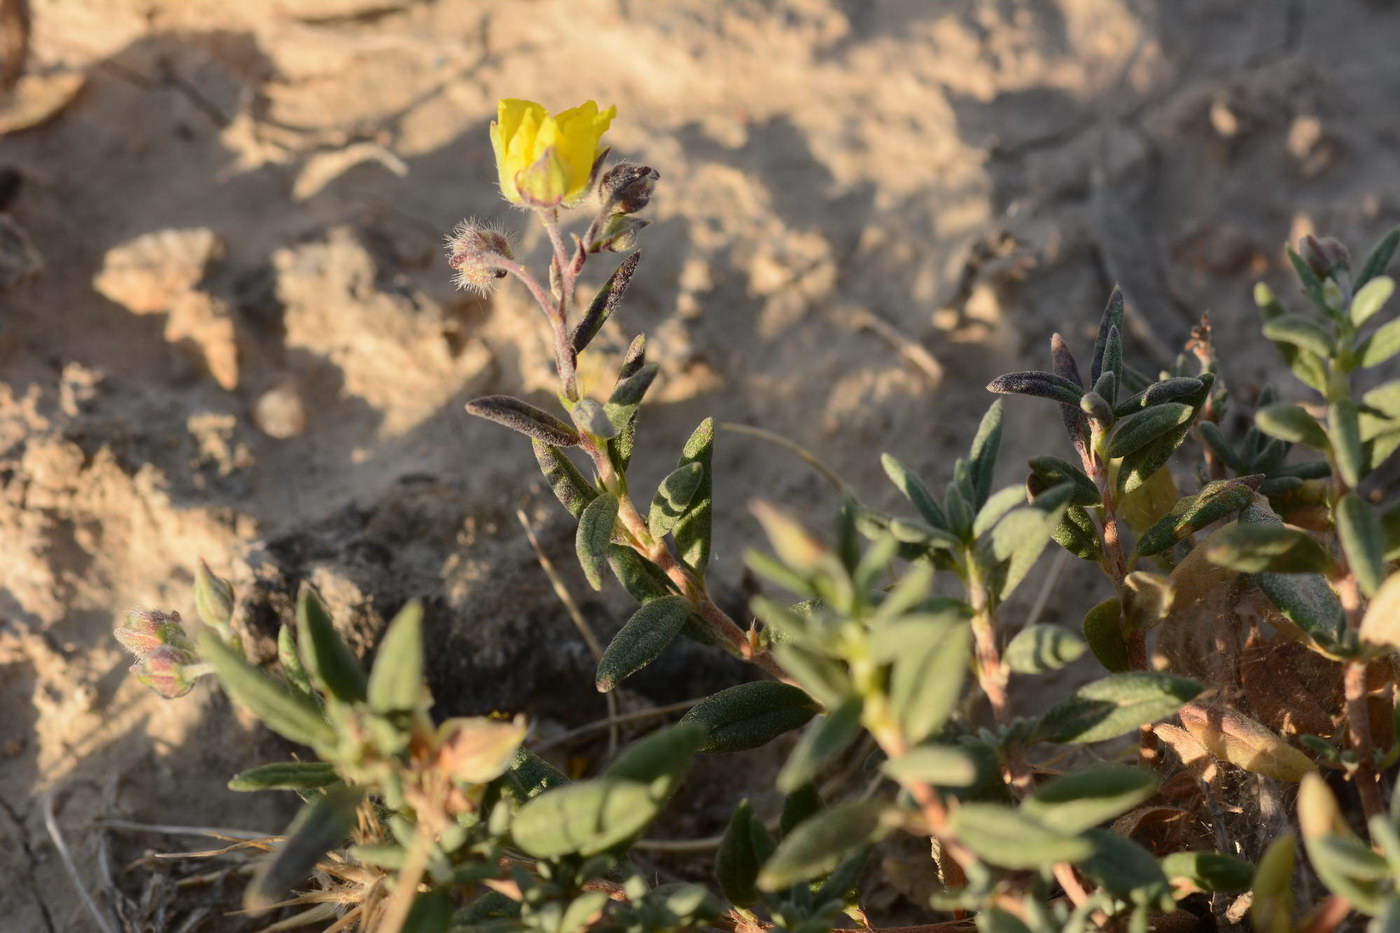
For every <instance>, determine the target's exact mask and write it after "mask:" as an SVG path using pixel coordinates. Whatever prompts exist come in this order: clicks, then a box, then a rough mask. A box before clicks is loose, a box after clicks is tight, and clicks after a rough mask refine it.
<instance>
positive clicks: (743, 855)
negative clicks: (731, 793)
mask: <svg viewBox="0 0 1400 933" xmlns="http://www.w3.org/2000/svg"><path fill="white" fill-rule="evenodd" d="M776 847H777V843H776V842H774V840H773V837H772V835H771V834H770V833H769V832H768V828H767V827H765V826H764V825H763V823H762V822H760V821H759V820H757V819H756V818H755V817H754V815H753V808H752V807H750V806H749V802H748V801H747V800H742V801H740V802H739V806H738V807H737V808H735V810H734V815H733V816H731V817H730V818H729V825H728V826H727V827H725V830H724V837H723V838H722V839H721V840H720V843H719V849H718V850H716V851H715V880H716V881H718V882H719V889H720V892H721V893H723V894H724V896H725V897H726V898H727V899H728V900H729V902H730V903H731V904H734V905H735V906H737V907H750V906H752V905H754V904H756V903H757V902H758V899H759V892H758V884H757V882H758V871H759V868H760V867H762V865H763V863H764V862H766V861H767V860H768V857H769V856H771V855H772V854H773V850H774V849H775V848H776Z"/></svg>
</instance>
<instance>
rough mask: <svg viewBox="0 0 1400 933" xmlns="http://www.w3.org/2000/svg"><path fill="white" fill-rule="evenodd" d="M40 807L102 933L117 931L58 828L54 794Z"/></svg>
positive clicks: (50, 831) (83, 898)
mask: <svg viewBox="0 0 1400 933" xmlns="http://www.w3.org/2000/svg"><path fill="white" fill-rule="evenodd" d="M40 807H41V809H42V810H43V813H44V829H46V830H47V831H48V834H49V839H50V840H51V841H52V842H53V847H54V848H55V849H57V850H58V857H59V859H60V860H61V861H62V862H63V868H64V870H65V871H67V872H68V877H69V878H71V879H72V880H73V886H74V887H75V888H77V889H78V896H79V897H80V898H82V901H83V906H84V907H86V908H87V910H88V913H89V914H91V915H92V919H93V921H94V922H95V923H96V924H97V927H98V929H99V930H101V931H102V933H117V931H116V929H115V928H114V927H113V926H112V925H111V923H110V922H108V920H107V917H106V916H105V915H104V914H103V913H102V911H101V910H100V909H99V908H98V906H97V902H96V901H94V900H93V899H92V895H91V894H89V893H88V889H87V885H85V884H84V883H83V876H82V874H80V873H79V871H78V865H77V863H76V862H74V861H73V853H72V852H70V851H69V849H68V843H67V842H66V841H65V840H64V838H63V833H62V832H61V831H60V830H59V828H58V819H57V818H56V817H55V816H54V812H53V794H51V793H50V794H45V795H44V797H43V801H42V803H41V804H40Z"/></svg>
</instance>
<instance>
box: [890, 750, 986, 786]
mask: <svg viewBox="0 0 1400 933" xmlns="http://www.w3.org/2000/svg"><path fill="white" fill-rule="evenodd" d="M880 770H881V771H884V772H885V773H886V774H888V775H889V776H890V777H892V778H894V779H895V780H896V781H899V782H900V783H901V784H903V783H907V782H909V781H925V782H927V783H929V784H933V785H934V786H936V787H971V786H972V785H973V784H975V783H977V777H978V772H977V762H976V760H975V759H973V757H972V756H971V755H969V754H968V753H967V752H965V751H963V750H962V749H961V748H958V747H957V746H955V745H920V746H917V747H915V748H911V749H910V750H909V751H907V752H905V753H904V754H903V755H901V756H900V757H898V758H891V759H889V760H887V761H886V762H885V763H884V764H882V765H881V766H880Z"/></svg>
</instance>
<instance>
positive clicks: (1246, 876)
mask: <svg viewBox="0 0 1400 933" xmlns="http://www.w3.org/2000/svg"><path fill="white" fill-rule="evenodd" d="M1162 871H1164V872H1165V873H1166V875H1167V877H1168V878H1171V879H1176V878H1184V879H1185V880H1186V881H1189V882H1190V883H1191V885H1192V886H1193V887H1195V888H1197V889H1198V890H1201V891H1220V892H1223V893H1225V894H1239V893H1241V892H1243V891H1248V890H1249V888H1250V884H1251V883H1252V882H1253V880H1254V866H1253V865H1251V864H1250V863H1249V862H1246V861H1245V860H1244V859H1240V858H1235V857H1234V856H1233V855H1221V854H1220V853H1219V852H1173V853H1171V854H1170V855H1168V856H1165V857H1164V858H1163V859H1162Z"/></svg>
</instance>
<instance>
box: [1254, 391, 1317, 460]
mask: <svg viewBox="0 0 1400 933" xmlns="http://www.w3.org/2000/svg"><path fill="white" fill-rule="evenodd" d="M1254 422H1255V424H1257V425H1258V426H1259V430H1261V431H1263V432H1264V433H1265V434H1267V435H1269V436H1270V437H1276V438H1278V439H1279V440H1281V441H1287V442H1288V443H1290V444H1305V445H1307V446H1308V447H1311V448H1313V449H1314V450H1326V449H1327V448H1328V443H1327V433H1326V432H1325V431H1323V430H1322V426H1321V425H1320V424H1318V423H1317V419H1315V418H1313V416H1312V415H1310V414H1308V413H1307V412H1305V411H1303V409H1301V408H1299V407H1298V406H1297V405H1290V404H1288V403H1286V402H1278V403H1275V404H1273V405H1265V406H1264V407H1263V408H1261V409H1259V410H1258V411H1257V412H1255V414H1254Z"/></svg>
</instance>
